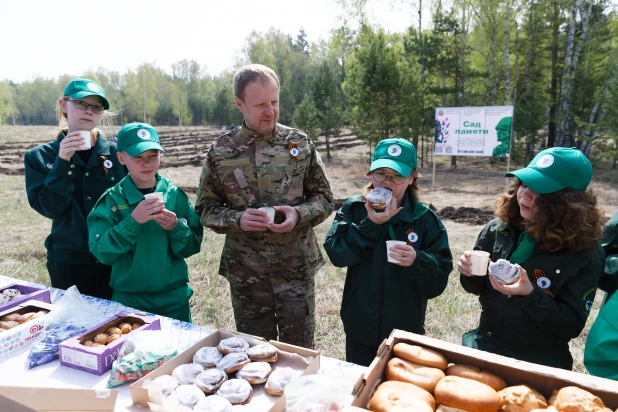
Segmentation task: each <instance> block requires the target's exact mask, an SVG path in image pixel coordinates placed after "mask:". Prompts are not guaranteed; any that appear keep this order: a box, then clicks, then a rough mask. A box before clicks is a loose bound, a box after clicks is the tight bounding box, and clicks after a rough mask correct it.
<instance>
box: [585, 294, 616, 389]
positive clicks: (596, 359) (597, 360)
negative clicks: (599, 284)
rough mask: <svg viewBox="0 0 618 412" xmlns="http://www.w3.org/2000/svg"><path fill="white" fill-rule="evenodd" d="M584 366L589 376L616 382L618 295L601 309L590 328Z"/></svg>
mask: <svg viewBox="0 0 618 412" xmlns="http://www.w3.org/2000/svg"><path fill="white" fill-rule="evenodd" d="M584 365H586V369H588V372H590V374H591V375H595V376H601V377H603V378H608V379H614V380H618V293H614V294H613V295H612V297H611V298H610V299H609V300H608V301H607V303H606V304H605V305H604V306H603V307H602V308H601V310H600V311H599V314H598V316H597V318H596V319H595V321H594V323H593V324H592V327H591V328H590V332H589V333H588V339H586V349H585V350H584Z"/></svg>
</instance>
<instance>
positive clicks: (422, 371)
mask: <svg viewBox="0 0 618 412" xmlns="http://www.w3.org/2000/svg"><path fill="white" fill-rule="evenodd" d="M442 378H444V372H442V371H441V370H440V369H438V368H432V367H430V366H424V365H419V364H418V363H414V362H410V361H408V360H405V359H399V358H393V359H391V360H390V361H388V365H387V366H386V379H388V380H389V381H400V382H408V383H412V384H414V385H416V386H418V387H420V388H423V389H425V390H426V391H427V392H430V393H433V390H434V388H435V387H436V384H437V383H438V381H439V380H440V379H442Z"/></svg>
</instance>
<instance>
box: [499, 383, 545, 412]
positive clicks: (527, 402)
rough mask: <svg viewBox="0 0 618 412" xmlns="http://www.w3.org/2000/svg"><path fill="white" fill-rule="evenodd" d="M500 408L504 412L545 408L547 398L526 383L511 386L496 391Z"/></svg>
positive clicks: (523, 411) (520, 411) (524, 411)
mask: <svg viewBox="0 0 618 412" xmlns="http://www.w3.org/2000/svg"><path fill="white" fill-rule="evenodd" d="M498 396H499V397H500V402H501V406H500V410H501V411H505V412H528V411H530V410H532V409H544V408H547V399H545V397H544V396H543V395H541V394H540V393H539V392H537V391H536V390H534V389H532V388H531V387H529V386H526V385H518V386H511V387H508V388H505V389H502V390H501V391H500V392H498Z"/></svg>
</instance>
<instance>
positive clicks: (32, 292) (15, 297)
mask: <svg viewBox="0 0 618 412" xmlns="http://www.w3.org/2000/svg"><path fill="white" fill-rule="evenodd" d="M28 300H38V301H41V302H45V303H51V300H50V299H49V289H47V288H43V287H38V286H27V285H21V284H19V283H12V284H10V285H6V286H2V287H0V312H3V311H5V310H7V309H10V308H13V307H15V306H18V305H20V304H21V303H22V302H25V301H28Z"/></svg>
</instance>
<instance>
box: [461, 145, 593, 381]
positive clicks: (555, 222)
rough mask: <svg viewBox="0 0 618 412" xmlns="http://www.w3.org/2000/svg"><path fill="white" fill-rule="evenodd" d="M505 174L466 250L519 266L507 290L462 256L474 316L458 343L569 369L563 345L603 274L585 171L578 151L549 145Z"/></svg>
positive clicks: (575, 331) (575, 332)
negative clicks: (477, 314)
mask: <svg viewBox="0 0 618 412" xmlns="http://www.w3.org/2000/svg"><path fill="white" fill-rule="evenodd" d="M506 175H507V176H514V177H516V179H515V181H514V182H513V183H512V184H511V186H510V188H509V190H508V193H507V194H505V195H502V196H501V197H500V198H499V199H498V201H497V202H496V218H495V219H493V220H491V221H490V222H489V223H488V224H487V225H486V226H485V228H483V230H482V231H481V234H480V235H479V237H478V239H477V241H476V244H475V245H474V249H475V250H483V251H485V252H489V253H490V259H491V260H492V261H494V262H495V261H497V260H498V259H506V260H508V261H510V262H511V263H512V264H519V265H520V266H521V268H520V273H521V276H520V278H519V279H518V280H517V281H516V282H515V283H514V284H511V285H503V284H501V283H499V282H498V281H496V280H495V279H494V278H493V277H492V276H474V274H473V273H472V262H471V260H470V252H469V251H466V252H464V254H463V256H461V258H460V259H459V263H458V270H459V272H460V273H461V276H460V282H461V285H462V286H463V288H464V289H465V290H466V291H467V292H469V293H473V294H475V295H478V296H479V301H480V303H481V307H482V311H481V318H480V322H479V327H478V328H476V329H474V330H471V331H469V332H467V333H465V334H464V335H463V338H462V341H463V345H464V346H469V347H472V348H476V349H481V350H484V351H488V352H493V353H497V354H499V355H503V356H509V357H512V358H516V359H520V360H524V361H528V362H534V363H539V364H542V365H547V366H553V367H558V368H563V369H571V368H572V366H573V358H572V356H571V353H570V351H569V341H570V340H571V339H573V338H575V337H577V336H579V334H580V333H581V331H582V329H583V328H584V326H585V324H586V319H587V318H588V315H589V314H590V309H591V307H592V302H594V296H595V293H596V289H597V285H598V283H599V277H600V276H601V273H602V271H603V248H602V247H601V245H600V243H599V241H600V240H601V235H602V226H603V214H602V212H601V210H600V209H599V208H598V206H597V199H596V195H594V194H593V193H592V192H591V191H590V190H589V189H588V185H589V184H590V181H591V180H592V166H591V165H590V162H589V161H588V159H586V156H584V154H583V153H582V152H580V151H579V150H577V149H575V148H565V147H554V148H551V149H547V150H544V151H542V152H540V153H539V154H538V155H537V156H536V157H535V158H534V159H532V162H530V164H529V165H528V167H526V168H523V169H520V170H516V171H514V172H511V173H507V174H506Z"/></svg>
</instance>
